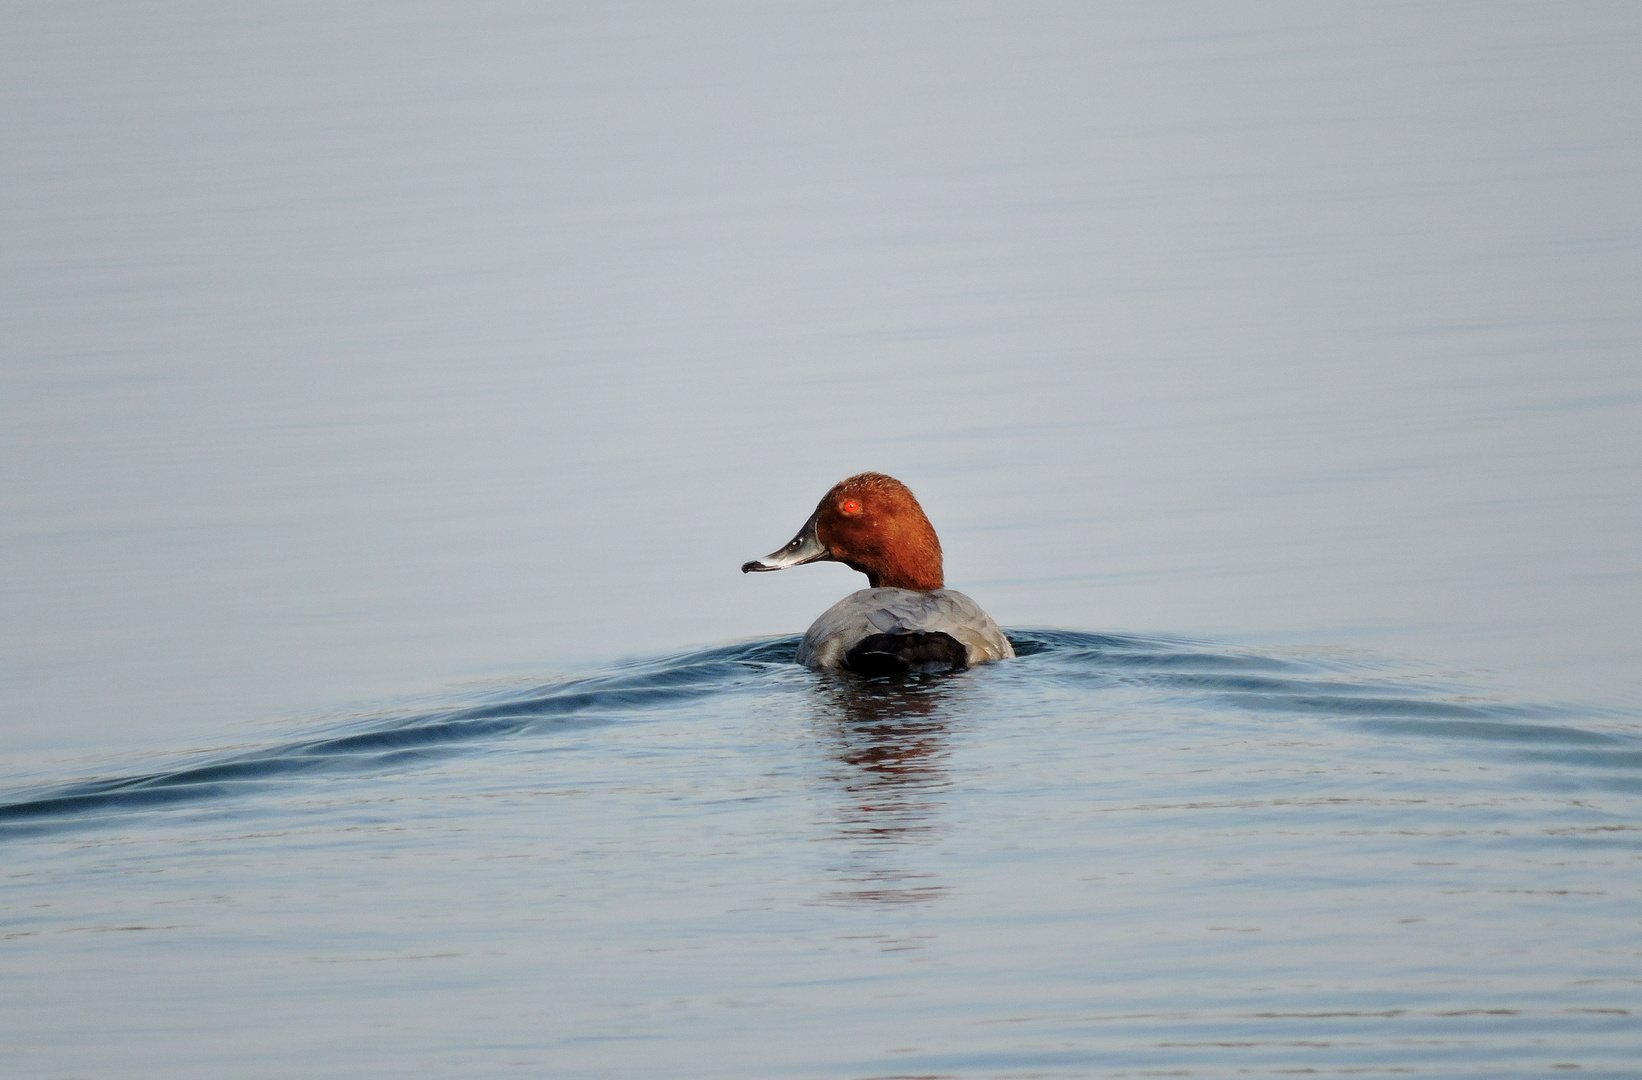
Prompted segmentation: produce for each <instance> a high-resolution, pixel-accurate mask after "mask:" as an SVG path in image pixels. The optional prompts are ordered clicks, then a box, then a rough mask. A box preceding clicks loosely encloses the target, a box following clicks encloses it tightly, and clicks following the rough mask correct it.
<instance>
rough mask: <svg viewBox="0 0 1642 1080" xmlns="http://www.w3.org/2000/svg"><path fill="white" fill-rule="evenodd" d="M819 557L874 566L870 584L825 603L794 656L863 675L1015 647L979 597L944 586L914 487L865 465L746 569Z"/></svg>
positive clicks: (934, 667) (940, 666)
mask: <svg viewBox="0 0 1642 1080" xmlns="http://www.w3.org/2000/svg"><path fill="white" fill-rule="evenodd" d="M812 562H841V563H843V564H844V565H845V566H848V567H849V568H850V569H851V570H856V571H859V572H860V573H863V574H865V575H866V576H867V588H865V589H861V590H859V591H858V592H853V593H850V594H849V595H848V596H846V597H844V598H843V599H842V600H840V601H838V603H836V604H834V605H833V606H832V607H830V608H828V609H827V610H826V611H824V612H822V613H821V617H820V618H818V619H816V620H815V622H814V624H812V625H811V626H810V628H809V630H808V631H806V632H805V634H804V640H803V641H801V642H800V643H799V645H798V652H797V654H796V655H795V656H794V657H793V659H794V661H795V662H797V663H799V664H803V665H804V666H805V667H809V668H813V669H815V670H817V671H827V670H840V669H841V670H849V671H855V672H859V673H861V674H864V675H896V674H907V673H913V672H916V673H919V674H927V673H932V672H939V671H953V670H961V669H963V668H967V667H971V666H973V665H975V664H980V663H985V662H987V661H992V660H1007V659H1011V658H1013V657H1014V655H1015V649H1014V646H1012V645H1010V643H1009V639H1008V638H1007V637H1005V636H1004V633H1003V631H1002V630H1000V629H998V624H997V623H995V622H993V621H992V617H991V616H990V615H988V614H987V613H986V612H984V611H982V610H981V606H980V605H979V604H977V603H976V602H975V601H973V600H971V599H970V598H969V597H967V596H965V595H964V594H963V593H961V592H959V591H957V590H956V589H948V588H946V581H945V577H944V574H943V571H942V568H941V541H940V540H939V539H938V538H937V537H936V535H935V527H934V526H933V525H931V524H930V523H929V518H928V516H927V515H925V514H924V508H923V507H922V506H919V505H918V500H917V498H916V497H915V496H914V495H913V494H912V491H911V489H910V488H908V487H907V486H906V485H905V484H903V483H901V481H899V480H897V479H895V478H894V477H893V476H886V475H884V474H883V473H876V472H865V473H860V474H858V475H855V476H851V477H849V478H847V479H844V480H840V481H839V482H838V483H836V484H834V485H833V486H832V489H831V490H829V491H828V492H827V493H826V494H825V495H823V496H822V497H821V501H820V503H818V504H817V505H816V507H815V513H813V514H811V515H810V518H809V520H808V521H806V522H804V526H803V528H801V529H799V530H798V535H797V536H795V537H793V538H792V539H791V540H790V541H788V542H787V543H786V544H785V545H783V546H782V547H780V548H778V549H777V550H775V551H773V552H771V553H770V554H768V555H766V556H764V557H763V558H762V559H754V560H752V561H751V562H748V563H743V564H742V567H741V572H742V573H744V574H755V573H765V572H768V571H772V570H785V569H787V568H788V567H792V566H802V565H804V564H805V563H812Z"/></svg>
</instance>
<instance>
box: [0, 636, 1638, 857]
mask: <svg viewBox="0 0 1642 1080" xmlns="http://www.w3.org/2000/svg"><path fill="white" fill-rule="evenodd" d="M1009 637H1010V639H1011V641H1013V642H1014V644H1015V647H1016V650H1017V652H1018V654H1019V656H1020V659H1019V660H1018V661H1015V662H1012V663H1009V664H1002V665H989V666H988V667H986V668H983V669H979V670H977V671H972V672H966V673H960V674H957V675H949V676H933V677H932V678H934V679H949V678H959V679H966V678H977V677H979V678H991V679H996V680H998V681H1000V682H1001V683H1004V684H1007V685H1009V686H1012V687H1014V688H1016V689H1020V688H1023V687H1024V688H1027V689H1033V688H1037V689H1044V688H1050V687H1060V688H1066V687H1080V688H1082V689H1083V690H1085V691H1087V692H1098V691H1099V690H1101V689H1102V688H1105V689H1109V690H1119V689H1127V690H1129V691H1131V692H1134V691H1138V692H1141V693H1145V694H1147V695H1148V696H1149V697H1151V698H1152V699H1154V701H1155V700H1156V699H1159V698H1161V699H1164V700H1166V701H1170V702H1175V703H1178V704H1179V705H1181V706H1192V707H1197V708H1205V707H1206V708H1210V709H1221V710H1226V709H1231V710H1238V711H1241V712H1243V713H1253V714H1270V715H1272V716H1274V717H1277V716H1295V715H1305V716H1310V717H1313V718H1320V719H1329V720H1337V721H1346V722H1351V723H1353V724H1356V725H1359V726H1361V727H1363V728H1365V729H1369V730H1373V731H1377V732H1380V733H1384V734H1391V735H1398V736H1431V737H1443V738H1459V739H1471V740H1481V741H1483V742H1485V743H1504V744H1512V745H1528V746H1531V747H1533V748H1534V749H1535V752H1536V754H1537V755H1538V756H1540V757H1542V758H1543V759H1544V760H1545V761H1547V762H1550V761H1560V762H1563V763H1567V764H1577V765H1587V766H1589V765H1601V766H1606V767H1608V768H1615V767H1617V768H1620V769H1622V770H1630V769H1642V748H1638V742H1637V740H1636V739H1634V738H1632V737H1629V736H1627V735H1623V734H1616V733H1611V732H1606V731H1597V730H1591V729H1590V728H1587V727H1580V726H1577V724H1576V723H1574V722H1573V721H1575V720H1577V719H1580V718H1584V719H1586V720H1588V721H1594V720H1603V719H1606V720H1613V719H1620V718H1619V717H1617V716H1615V715H1613V714H1608V713H1602V712H1600V711H1598V710H1593V709H1573V708H1569V707H1561V706H1553V705H1530V704H1520V703H1506V702H1491V701H1485V700H1477V699H1476V698H1475V697H1474V696H1473V695H1468V694H1466V693H1464V692H1463V691H1462V690H1461V689H1458V688H1455V687H1452V686H1445V685H1441V684H1438V683H1435V682H1429V681H1422V680H1418V679H1413V678H1410V677H1407V676H1403V675H1399V674H1396V673H1393V672H1388V671H1387V670H1385V667H1384V665H1380V666H1375V665H1373V664H1370V663H1365V662H1363V661H1352V660H1347V659H1341V658H1338V657H1296V656H1287V657H1285V656H1277V655H1270V654H1263V653H1256V652H1249V651H1241V650H1234V649H1230V648H1226V647H1220V646H1214V645H1211V644H1206V643H1202V642H1188V641H1175V640H1168V639H1157V638H1139V637H1125V636H1120V635H1111V634H1090V633H1080V632H1076V631H1066V630H1013V631H1010V633H1009ZM797 642H798V638H797V637H796V636H793V637H781V638H769V639H761V640H756V641H749V642H742V643H737V644H733V645H726V646H719V647H715V648H708V649H701V650H695V651H691V652H686V653H679V654H674V655H668V656H662V657H657V658H649V659H643V660H637V661H630V662H627V663H623V664H620V665H617V666H615V667H614V668H611V669H609V670H606V671H601V672H595V673H591V674H587V675H582V676H574V677H569V678H566V679H563V680H560V681H556V682H552V683H548V684H545V685H541V686H536V687H532V688H531V689H529V690H525V691H518V690H512V689H510V690H508V691H500V692H498V691H491V692H489V693H488V694H485V695H483V696H482V699H481V700H478V701H474V700H472V699H471V698H470V699H469V700H467V701H466V702H463V703H459V704H453V705H451V706H449V707H446V708H440V709H433V710H424V711H419V712H414V713H409V714H405V715H400V716H390V717H386V718H381V717H377V718H372V719H370V720H365V721H355V722H352V723H350V724H348V725H346V726H344V727H343V728H341V729H339V730H332V731H330V732H328V733H326V734H323V735H318V736H314V737H309V738H302V739H294V740H291V741H287V742H282V743H277V744H274V745H271V746H265V747H259V748H256V749H252V750H247V751H239V752H236V753H231V754H222V755H219V756H215V757H211V758H209V759H208V760H204V761H198V760H196V761H191V762H188V763H184V764H178V765H176V766H173V767H170V768H166V769H160V770H154V771H148V772H143V773H134V774H131V775H123V776H113V777H98V778H93V779H84V780H76V781H72V782H61V783H55V784H45V785H37V786H34V787H32V788H29V789H25V790H21V791H14V792H12V793H10V795H9V796H7V797H4V801H0V838H5V837H7V836H13V837H15V836H20V835H34V834H38V833H40V832H44V831H52V830H56V829H61V828H66V827H72V826H75V825H85V824H92V823H94V822H97V821H102V820H104V819H106V818H107V817H108V816H110V815H119V814H125V813H132V812H138V811H149V810H154V809H159V808H164V807H168V806H173V805H176V804H182V803H196V802H200V801H204V800H213V799H229V798H233V797H235V796H239V795H244V794H247V793H249V792H250V791H253V790H256V789H258V788H260V787H262V786H266V785H269V784H274V783H278V782H281V781H286V780H289V779H292V778H297V777H307V776H312V775H315V774H338V773H351V774H356V775H358V774H373V775H380V774H391V773H393V772H395V771H399V770H403V769H409V768H412V767H418V766H423V765H426V764H427V763H429V762H430V761H437V760H439V759H441V758H445V757H449V756H452V755H455V754H458V753H466V752H471V751H472V750H474V749H475V748H483V747H485V746H487V745H489V744H492V743H495V742H497V741H499V740H503V739H509V738H516V737H520V736H530V735H542V734H545V733H549V732H554V731H561V732H562V731H564V730H567V729H568V728H572V727H586V726H590V725H594V724H601V723H615V722H619V721H621V720H623V719H634V718H638V717H640V716H642V715H644V714H645V713H647V712H651V711H654V710H660V709H667V708H669V707H673V706H676V705H678V704H681V703H683V702H687V701H692V700H696V699H701V698H706V697H710V696H713V695H725V694H731V693H735V692H739V691H743V690H747V689H756V688H758V687H761V686H769V685H773V684H775V683H778V682H781V681H783V680H793V679H797V680H821V681H826V680H848V681H851V682H854V683H860V682H861V680H860V679H859V678H858V677H857V676H853V675H833V674H819V673H812V672H809V671H806V670H804V669H802V668H798V667H796V666H794V665H793V664H792V662H791V661H792V655H793V652H794V650H795V648H796V646H797ZM876 681H879V682H882V681H884V680H876ZM919 681H920V679H919V677H917V676H912V677H910V679H909V680H905V681H901V682H900V683H899V686H900V687H901V688H904V687H905V686H906V685H907V683H908V682H910V683H914V684H915V683H917V682H919ZM884 689H885V691H886V692H888V693H895V692H896V690H897V686H895V685H891V686H887V687H885V688H884ZM1558 748H1568V750H1565V751H1562V752H1560V753H1559V752H1557V751H1558ZM1573 748H1583V750H1584V752H1583V753H1580V752H1578V751H1574V750H1573ZM1593 750H1594V751H1597V753H1596V756H1595V757H1593V756H1592V755H1591V751H1593ZM1570 751H1571V752H1570Z"/></svg>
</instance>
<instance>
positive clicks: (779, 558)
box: [741, 511, 832, 574]
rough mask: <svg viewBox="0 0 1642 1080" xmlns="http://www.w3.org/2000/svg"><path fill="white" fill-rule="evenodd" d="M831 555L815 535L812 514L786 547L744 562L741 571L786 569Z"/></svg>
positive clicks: (756, 571) (753, 572) (813, 516)
mask: <svg viewBox="0 0 1642 1080" xmlns="http://www.w3.org/2000/svg"><path fill="white" fill-rule="evenodd" d="M816 513H820V511H816ZM831 557H832V556H830V555H828V554H827V549H826V548H825V547H823V546H822V544H821V539H820V537H818V536H816V535H815V514H811V515H810V519H809V520H808V521H806V522H804V527H803V528H802V529H799V530H798V535H797V536H795V537H793V538H792V539H791V540H790V541H788V543H787V546H786V547H784V548H782V549H781V550H780V551H772V552H770V553H769V554H768V555H766V556H764V557H763V558H762V559H754V560H753V561H752V562H750V563H742V564H741V572H742V573H743V574H756V573H761V572H763V571H765V570H785V569H786V568H787V567H789V566H803V565H804V564H805V563H808V562H820V561H821V560H822V559H829V558H831Z"/></svg>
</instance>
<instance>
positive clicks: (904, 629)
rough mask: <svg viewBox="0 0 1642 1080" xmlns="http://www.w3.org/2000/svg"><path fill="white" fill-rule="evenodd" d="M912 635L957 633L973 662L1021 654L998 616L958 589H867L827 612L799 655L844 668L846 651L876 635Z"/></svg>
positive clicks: (814, 663) (803, 660) (809, 662)
mask: <svg viewBox="0 0 1642 1080" xmlns="http://www.w3.org/2000/svg"><path fill="white" fill-rule="evenodd" d="M912 633H942V634H949V635H951V636H952V638H953V639H955V640H956V641H957V642H958V643H959V644H961V645H962V646H963V647H964V651H965V652H966V653H967V655H968V662H969V663H970V664H979V663H981V662H983V661H986V660H1003V659H1007V658H1008V657H1011V656H1014V655H1015V650H1014V649H1013V648H1012V647H1011V646H1010V644H1009V639H1008V638H1006V637H1004V636H1003V631H1002V630H999V629H998V624H997V623H995V622H993V621H992V617H991V616H990V615H988V614H987V613H986V612H984V611H982V610H981V606H980V605H979V604H977V603H975V601H973V600H971V599H970V598H969V597H967V596H965V595H964V594H963V593H961V592H958V591H957V590H956V589H936V590H934V591H933V592H915V591H914V590H912V589H862V590H861V591H860V592H853V593H850V594H849V595H848V596H846V597H844V598H843V599H842V600H840V601H838V603H836V604H834V605H833V606H832V607H830V608H828V609H827V610H826V611H824V612H822V613H821V617H820V618H819V619H816V620H815V623H814V625H812V626H811V627H810V629H809V631H808V632H807V633H806V634H805V635H804V640H803V641H802V642H800V643H799V646H798V655H797V656H795V657H794V659H795V660H797V661H798V662H799V663H800V664H803V665H805V666H806V667H812V668H838V667H844V666H845V664H844V654H845V653H847V652H848V651H849V650H850V649H851V648H852V647H853V646H855V645H857V644H858V643H860V642H861V641H864V640H865V639H867V638H869V637H871V636H873V635H874V634H912Z"/></svg>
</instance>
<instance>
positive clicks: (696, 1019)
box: [0, 631, 1642, 1077]
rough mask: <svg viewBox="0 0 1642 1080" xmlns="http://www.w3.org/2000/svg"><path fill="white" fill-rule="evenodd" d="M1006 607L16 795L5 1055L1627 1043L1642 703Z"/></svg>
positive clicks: (1506, 1054)
mask: <svg viewBox="0 0 1642 1080" xmlns="http://www.w3.org/2000/svg"><path fill="white" fill-rule="evenodd" d="M1012 636H1013V637H1014V640H1015V641H1016V643H1017V646H1018V647H1019V648H1020V651H1021V653H1022V654H1023V655H1022V658H1021V659H1020V660H1019V661H1018V662H1014V663H1002V664H996V665H990V666H986V667H983V668H981V669H977V670H974V671H971V672H968V673H963V674H959V675H956V676H950V677H936V678H929V679H924V680H918V679H913V680H911V681H906V682H898V681H870V682H869V681H865V680H860V679H857V678H854V677H843V676H828V675H820V674H815V673H812V672H809V671H806V670H804V669H801V668H798V667H796V666H794V665H792V664H791V663H789V662H788V661H789V659H790V656H791V653H792V650H793V648H794V646H795V644H796V641H795V639H793V638H782V639H775V640H763V641H755V642H750V643H747V644H743V645H735V646H728V647H724V648H718V649H711V650H703V651H699V652H692V653H685V654H680V655H674V656H666V657H660V658H655V659H648V660H635V661H632V662H629V663H626V664H623V665H620V666H618V667H614V668H611V669H609V670H604V671H599V672H596V673H591V674H587V675H583V676H576V677H569V678H564V679H560V680H557V681H553V682H549V683H546V684H544V685H536V686H519V687H511V688H507V689H498V690H491V691H488V692H485V693H470V694H467V695H465V696H462V697H459V698H453V699H451V700H449V701H446V702H442V703H439V704H438V705H437V706H433V707H425V708H421V709H418V710H415V711H412V712H407V713H403V714H397V715H384V716H378V717H373V718H370V719H367V720H357V721H353V722H350V723H347V724H344V725H339V726H337V727H335V728H332V729H329V730H326V731H323V732H304V733H300V734H294V735H293V737H291V738H289V739H288V740H287V741H282V742H274V743H270V744H268V745H263V746H256V747H241V748H233V749H224V750H216V751H211V752H208V753H200V754H196V755H192V756H190V757H187V758H183V759H178V760H173V761H167V762H164V763H156V764H155V765H154V766H152V767H150V768H147V769H145V770H143V771H142V772H140V773H133V774H131V775H127V776H121V777H103V778H98V779H91V780H85V781H81V782H77V783H72V784H67V785H59V786H52V787H45V788H41V789H38V790H35V791H33V792H30V793H28V794H26V795H23V796H17V795H14V796H12V797H11V799H10V801H8V802H7V804H6V805H5V806H3V807H0V829H3V830H4V836H5V841H4V844H5V846H4V851H5V867H6V890H5V897H6V902H5V907H4V911H3V915H4V925H5V932H6V941H5V948H6V955H7V959H6V973H7V978H8V981H9V982H10V983H11V985H12V986H13V987H16V988H19V991H20V992H16V993H14V994H13V996H12V999H11V1001H10V1002H9V1004H8V1013H9V1015H10V1019H11V1021H12V1024H11V1029H10V1032H9V1034H8V1057H9V1058H10V1060H11V1062H12V1065H13V1066H15V1067H20V1068H21V1071H20V1072H19V1073H17V1075H81V1074H84V1075H102V1074H104V1073H105V1072H114V1073H117V1074H119V1075H128V1076H146V1075H155V1076H160V1075H172V1076H176V1075H184V1076H191V1075H202V1076H203V1075H211V1074H213V1073H214V1072H217V1071H218V1070H221V1069H224V1068H228V1069H230V1070H231V1071H233V1072H235V1073H236V1074H240V1075H269V1076H273V1075H289V1074H291V1073H293V1072H300V1073H303V1074H305V1075H325V1076H329V1075H359V1074H365V1075H382V1076H391V1075H402V1074H405V1073H412V1074H418V1075H421V1074H427V1075H448V1074H449V1073H450V1072H452V1071H462V1072H466V1071H474V1072H479V1073H483V1074H489V1073H492V1072H499V1071H507V1070H509V1069H518V1070H521V1071H524V1072H526V1073H532V1072H534V1073H538V1074H547V1075H556V1076H557V1075H563V1076H634V1075H670V1076H672V1075H676V1076H703V1077H709V1076H720V1077H722V1076H746V1077H767V1076H863V1077H865V1076H1021V1075H1034V1076H1042V1075H1047V1076H1066V1075H1076V1076H1083V1075H1135V1074H1137V1073H1150V1072H1151V1071H1152V1070H1159V1069H1162V1070H1170V1071H1184V1072H1185V1073H1186V1074H1188V1075H1193V1076H1222V1075H1224V1076H1232V1075H1244V1074H1246V1072H1249V1071H1252V1072H1254V1073H1256V1074H1262V1073H1268V1072H1273V1071H1279V1070H1289V1069H1307V1070H1317V1071H1319V1072H1325V1073H1326V1072H1335V1071H1342V1070H1349V1071H1354V1072H1357V1071H1367V1072H1379V1071H1414V1072H1417V1073H1422V1074H1424V1073H1442V1072H1449V1071H1453V1072H1463V1073H1467V1074H1479V1073H1488V1074H1497V1073H1514V1072H1519V1071H1520V1072H1534V1071H1538V1070H1541V1069H1545V1070H1549V1069H1552V1068H1567V1067H1574V1066H1577V1067H1579V1068H1580V1069H1581V1070H1584V1071H1586V1072H1592V1073H1596V1074H1598V1075H1615V1076H1618V1075H1635V1067H1636V1062H1637V1060H1639V1055H1642V1026H1639V1024H1638V1020H1637V1016H1638V1014H1639V1013H1642V978H1638V969H1637V956H1638V950H1639V947H1642V933H1639V930H1638V919H1637V911H1638V907H1637V901H1638V895H1639V892H1642V817H1639V811H1642V737H1639V736H1638V734H1637V732H1636V728H1635V725H1634V722H1630V721H1627V720H1626V719H1625V718H1623V717H1616V716H1609V715H1602V714H1600V713H1593V712H1591V711H1588V710H1578V709H1570V708H1559V707H1555V706H1549V705H1542V706H1530V705H1524V704H1522V703H1512V702H1504V701H1499V700H1497V699H1490V698H1489V697H1488V696H1486V695H1478V694H1477V693H1475V692H1468V691H1467V689H1466V688H1462V687H1457V686H1454V685H1452V684H1447V683H1444V682H1443V681H1441V680H1440V679H1436V678H1433V677H1431V676H1430V675H1428V674H1425V673H1421V672H1417V671H1410V670H1404V669H1396V668H1389V667H1387V666H1385V665H1383V664H1376V663H1373V662H1370V661H1366V660H1364V659H1362V658H1359V657H1353V656H1350V655H1339V654H1322V655H1314V656H1293V655H1280V654H1274V653H1269V652H1258V651H1250V650H1247V649H1228V648H1225V647H1222V646H1216V645H1214V644H1211V643H1203V642H1185V641H1166V640H1152V639H1140V638H1130V637H1119V636H1106V635H1094V634H1081V633H1072V632H1065V631H1024V632H1023V631H1016V632H1014V633H1013V635H1012ZM25 987H26V988H27V990H26V991H21V988H25ZM71 1016H72V1017H73V1018H74V1025H75V1030H76V1032H77V1035H76V1038H75V1039H74V1040H73V1042H72V1045H69V1044H66V1043H65V1040H64V1034H65V1033H64V1031H63V1027H62V1025H63V1024H64V1022H65V1020H66V1019H67V1018H68V1017H71Z"/></svg>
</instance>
